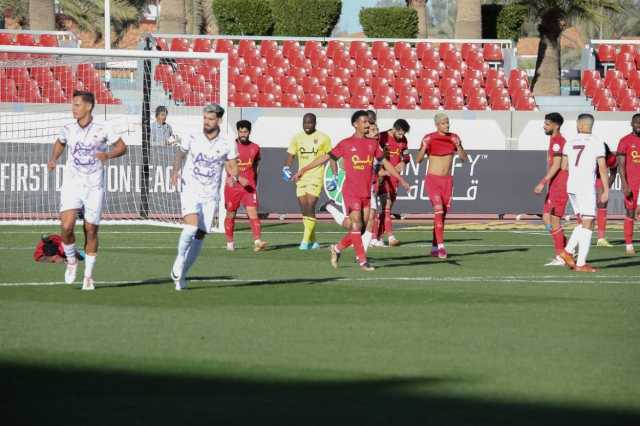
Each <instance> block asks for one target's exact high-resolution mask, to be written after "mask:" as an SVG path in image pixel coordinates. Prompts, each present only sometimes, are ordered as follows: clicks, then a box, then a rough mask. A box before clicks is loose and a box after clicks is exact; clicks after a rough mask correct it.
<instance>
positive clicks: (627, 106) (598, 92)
mask: <svg viewBox="0 0 640 426" xmlns="http://www.w3.org/2000/svg"><path fill="white" fill-rule="evenodd" d="M595 55H596V58H597V59H598V61H599V62H600V64H601V65H602V68H603V69H604V78H603V75H602V74H601V73H600V71H599V70H597V69H596V70H584V71H583V72H582V88H583V91H584V94H585V95H586V96H587V97H588V98H591V103H592V105H593V106H594V107H595V109H596V110H597V111H640V48H639V47H638V46H636V45H631V44H625V45H621V46H620V47H619V48H616V47H615V46H613V45H608V44H601V45H599V46H598V48H597V50H596V51H595Z"/></svg>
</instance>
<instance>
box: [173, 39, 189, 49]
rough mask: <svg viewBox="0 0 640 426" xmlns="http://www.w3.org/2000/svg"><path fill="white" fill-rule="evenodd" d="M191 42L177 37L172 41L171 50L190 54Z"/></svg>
mask: <svg viewBox="0 0 640 426" xmlns="http://www.w3.org/2000/svg"><path fill="white" fill-rule="evenodd" d="M189 47H190V46H189V40H187V39H185V38H181V37H176V38H174V39H171V46H170V49H171V51H173V52H188V51H189Z"/></svg>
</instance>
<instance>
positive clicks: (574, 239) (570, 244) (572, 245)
mask: <svg viewBox="0 0 640 426" xmlns="http://www.w3.org/2000/svg"><path fill="white" fill-rule="evenodd" d="M580 229H582V225H577V226H576V227H575V228H573V232H572V233H571V237H569V241H567V245H566V246H565V248H564V249H565V250H566V251H567V252H568V253H570V254H574V253H575V252H576V247H578V241H580V232H581V231H580Z"/></svg>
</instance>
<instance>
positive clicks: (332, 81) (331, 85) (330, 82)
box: [325, 77, 342, 93]
mask: <svg viewBox="0 0 640 426" xmlns="http://www.w3.org/2000/svg"><path fill="white" fill-rule="evenodd" d="M325 86H326V87H327V92H329V93H333V91H334V89H335V88H336V87H341V86H342V80H341V79H340V78H339V77H328V78H327V80H326V82H325Z"/></svg>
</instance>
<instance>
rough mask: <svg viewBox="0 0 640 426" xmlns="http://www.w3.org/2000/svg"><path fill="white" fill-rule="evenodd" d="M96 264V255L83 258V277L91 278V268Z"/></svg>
mask: <svg viewBox="0 0 640 426" xmlns="http://www.w3.org/2000/svg"><path fill="white" fill-rule="evenodd" d="M95 264H96V255H95V254H94V255H90V254H87V255H85V257H84V277H85V278H91V277H92V276H93V267H94V266H95Z"/></svg>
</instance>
